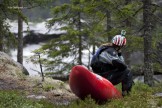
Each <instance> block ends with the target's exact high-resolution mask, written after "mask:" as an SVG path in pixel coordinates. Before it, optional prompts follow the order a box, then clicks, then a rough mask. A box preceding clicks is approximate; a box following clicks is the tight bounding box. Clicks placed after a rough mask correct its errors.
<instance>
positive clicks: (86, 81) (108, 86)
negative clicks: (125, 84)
mask: <svg viewBox="0 0 162 108" xmlns="http://www.w3.org/2000/svg"><path fill="white" fill-rule="evenodd" d="M69 85H70V88H71V90H72V92H73V93H74V94H75V95H76V96H78V97H79V98H81V99H84V98H85V97H87V96H88V95H90V96H91V98H93V99H95V100H97V101H105V100H108V99H112V98H121V97H122V95H121V93H120V92H119V91H118V90H117V89H116V88H115V87H114V86H113V84H112V83H111V82H110V81H108V80H107V79H105V78H103V77H101V76H99V75H97V74H95V73H93V72H91V71H89V70H88V69H87V68H86V67H85V66H81V65H77V66H74V67H73V68H72V70H71V72H70V77H69Z"/></svg>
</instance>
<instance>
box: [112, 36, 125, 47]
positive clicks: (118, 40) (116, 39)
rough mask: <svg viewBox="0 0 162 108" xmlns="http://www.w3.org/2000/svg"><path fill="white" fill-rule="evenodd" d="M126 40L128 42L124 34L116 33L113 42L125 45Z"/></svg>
mask: <svg viewBox="0 0 162 108" xmlns="http://www.w3.org/2000/svg"><path fill="white" fill-rule="evenodd" d="M126 42H127V40H126V38H125V37H124V36H122V35H116V36H114V37H113V39H112V43H113V44H115V45H117V46H124V45H126Z"/></svg>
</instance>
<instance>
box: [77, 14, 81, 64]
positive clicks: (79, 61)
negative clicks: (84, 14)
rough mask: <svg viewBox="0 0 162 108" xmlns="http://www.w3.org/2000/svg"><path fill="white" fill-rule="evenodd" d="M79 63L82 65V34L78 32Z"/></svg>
mask: <svg viewBox="0 0 162 108" xmlns="http://www.w3.org/2000/svg"><path fill="white" fill-rule="evenodd" d="M80 20H81V19H80V12H78V25H77V26H78V30H79V32H80V33H81V21H80ZM78 53H79V60H78V62H79V64H80V65H82V35H81V34H79V52H78Z"/></svg>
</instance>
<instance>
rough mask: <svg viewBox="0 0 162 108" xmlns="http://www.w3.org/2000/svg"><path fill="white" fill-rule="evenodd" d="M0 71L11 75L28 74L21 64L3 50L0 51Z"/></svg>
mask: <svg viewBox="0 0 162 108" xmlns="http://www.w3.org/2000/svg"><path fill="white" fill-rule="evenodd" d="M0 72H1V73H3V74H5V75H12V76H21V75H23V74H24V75H29V72H28V71H27V69H26V68H25V67H24V66H23V65H22V64H20V63H18V62H16V61H14V60H13V59H12V58H11V57H10V56H9V55H8V54H6V53H4V52H0Z"/></svg>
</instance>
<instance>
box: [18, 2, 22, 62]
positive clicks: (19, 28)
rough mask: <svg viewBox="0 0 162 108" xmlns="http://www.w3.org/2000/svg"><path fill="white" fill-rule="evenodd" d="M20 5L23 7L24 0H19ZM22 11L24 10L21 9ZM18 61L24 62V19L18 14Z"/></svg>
mask: <svg viewBox="0 0 162 108" xmlns="http://www.w3.org/2000/svg"><path fill="white" fill-rule="evenodd" d="M18 6H19V7H22V0H19V3H18ZM20 11H22V10H21V9H20ZM17 61H18V62H19V63H21V64H23V20H22V18H21V16H18V51H17Z"/></svg>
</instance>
